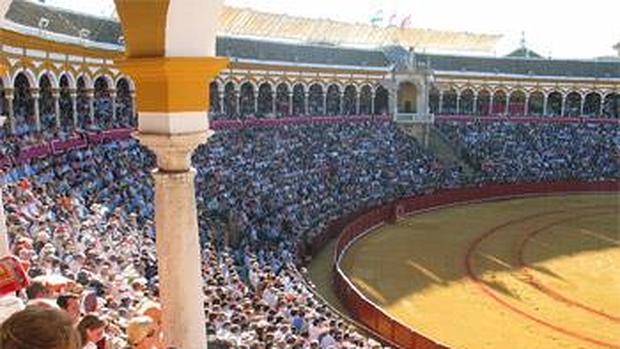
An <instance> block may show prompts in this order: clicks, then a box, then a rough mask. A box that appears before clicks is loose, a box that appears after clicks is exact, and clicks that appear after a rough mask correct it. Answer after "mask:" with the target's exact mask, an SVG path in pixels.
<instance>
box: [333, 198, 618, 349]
mask: <svg viewBox="0 0 620 349" xmlns="http://www.w3.org/2000/svg"><path fill="white" fill-rule="evenodd" d="M618 199H619V197H618V196H617V195H613V194H600V195H570V196H553V197H538V198H527V199H515V200H509V201H499V202H491V203H481V204H470V205H461V206H456V207H451V208H445V209H440V210H435V211H432V212H428V213H424V214H420V215H416V216H413V217H410V218H408V219H404V220H402V221H399V222H398V223H397V224H394V225H387V226H385V227H383V228H381V229H379V230H377V231H374V232H372V233H370V234H369V235H367V236H366V237H364V238H362V239H360V240H358V241H357V242H356V243H354V244H353V245H352V246H351V248H350V249H349V250H348V251H347V252H346V255H345V256H344V258H343V260H342V264H341V265H342V267H343V269H344V271H345V273H346V274H347V275H348V276H349V277H350V279H351V280H352V281H353V283H354V284H355V285H356V286H357V288H358V289H359V290H360V291H361V292H362V293H363V294H365V295H366V296H367V297H368V298H369V299H371V300H372V301H373V302H375V303H377V304H378V305H380V306H381V307H383V308H384V309H385V310H386V311H387V312H388V313H389V314H391V315H393V316H394V317H396V318H398V319H399V320H400V321H402V322H403V323H405V324H407V325H409V326H410V327H412V328H414V329H416V330H417V331H419V332H420V333H422V334H424V335H426V336H428V337H431V338H435V339H437V340H439V341H440V342H443V343H445V344H447V345H449V346H450V347H453V348H468V349H487V348H488V349H498V348H502V349H508V348H514V349H521V348H523V349H530V348H544V349H554V348H558V349H560V348H562V349H566V348H575V349H577V348H580V349H583V348H620V247H619V244H620V223H619V216H618V213H619V206H620V205H619V200H618Z"/></svg>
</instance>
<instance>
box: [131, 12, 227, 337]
mask: <svg viewBox="0 0 620 349" xmlns="http://www.w3.org/2000/svg"><path fill="white" fill-rule="evenodd" d="M131 3H135V2H133V1H132V2H131ZM227 65H228V60H227V59H223V58H215V57H165V58H164V57H155V58H130V59H128V60H126V61H124V62H122V63H121V64H119V67H120V69H121V70H123V71H124V72H125V73H126V74H128V75H130V76H132V77H133V78H134V79H135V81H136V86H137V90H138V91H139V94H138V105H139V108H140V109H139V110H140V116H139V124H138V133H137V138H138V139H139V140H140V142H141V143H142V144H144V145H145V146H147V147H148V148H150V149H151V150H153V152H154V153H155V154H156V157H157V169H156V170H155V171H154V173H153V178H154V182H155V198H154V204H155V228H156V234H157V239H156V240H157V258H158V269H159V289H160V300H161V304H162V329H163V337H164V341H165V345H164V346H165V347H166V348H168V347H175V348H182V349H205V348H207V335H206V319H205V313H204V292H203V286H204V281H203V278H202V263H201V254H200V241H199V234H198V217H197V212H196V199H195V197H194V195H195V188H194V176H195V171H194V170H193V169H192V168H191V154H192V152H193V150H194V149H195V148H196V146H197V145H198V144H200V143H203V142H206V141H207V138H208V135H209V133H210V132H209V131H208V130H209V120H208V118H206V117H205V113H206V111H207V109H208V107H209V84H208V83H207V81H211V80H212V79H213V78H214V77H215V76H217V74H218V73H219V72H220V71H221V70H222V69H223V68H225V67H226V66H227Z"/></svg>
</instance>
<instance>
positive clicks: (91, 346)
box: [77, 314, 106, 349]
mask: <svg viewBox="0 0 620 349" xmlns="http://www.w3.org/2000/svg"><path fill="white" fill-rule="evenodd" d="M105 326H106V323H105V322H104V321H103V320H101V319H99V317H97V316H96V315H92V314H89V315H86V316H84V317H83V318H82V320H80V323H79V324H78V325H77V330H78V332H79V333H80V339H81V342H82V348H84V349H97V343H98V342H100V341H101V340H102V339H103V338H104V337H103V336H104V333H105Z"/></svg>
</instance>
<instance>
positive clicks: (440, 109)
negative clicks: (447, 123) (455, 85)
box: [438, 90, 443, 114]
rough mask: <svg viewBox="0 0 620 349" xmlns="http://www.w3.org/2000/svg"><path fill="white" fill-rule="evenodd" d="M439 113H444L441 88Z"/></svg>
mask: <svg viewBox="0 0 620 349" xmlns="http://www.w3.org/2000/svg"><path fill="white" fill-rule="evenodd" d="M438 109H439V114H441V113H443V90H439V108H438Z"/></svg>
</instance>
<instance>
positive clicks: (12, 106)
mask: <svg viewBox="0 0 620 349" xmlns="http://www.w3.org/2000/svg"><path fill="white" fill-rule="evenodd" d="M0 114H2V115H5V116H6V117H7V122H6V127H7V128H8V129H9V130H10V132H11V133H12V134H20V135H21V134H27V133H31V132H48V131H70V130H75V129H88V128H100V129H107V128H113V127H135V126H136V125H137V120H136V108H135V87H134V84H133V81H132V80H131V78H129V77H127V76H125V75H120V76H117V77H116V78H113V77H112V76H110V75H104V74H102V75H97V76H95V77H91V76H89V75H86V74H81V75H78V76H77V77H76V76H74V75H73V74H72V73H71V72H60V73H58V74H57V73H55V72H52V71H44V72H41V73H39V74H36V73H34V72H33V71H32V70H29V69H19V70H16V71H15V72H13V73H12V74H6V75H4V76H2V80H0Z"/></svg>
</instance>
